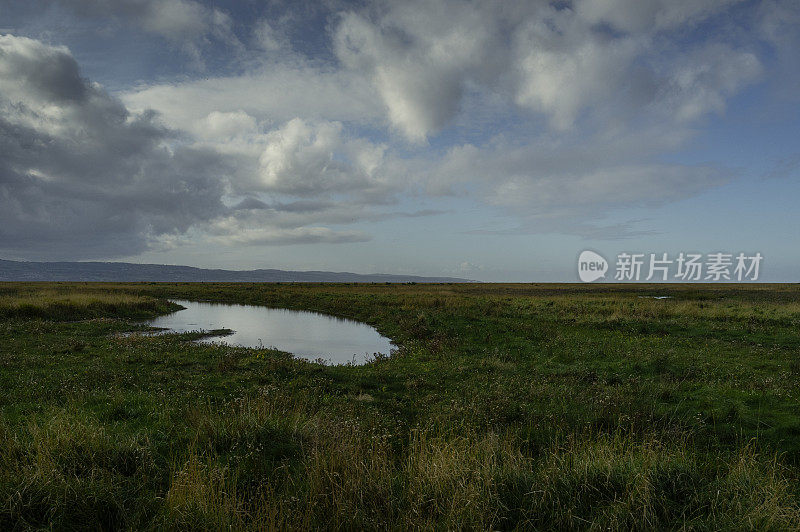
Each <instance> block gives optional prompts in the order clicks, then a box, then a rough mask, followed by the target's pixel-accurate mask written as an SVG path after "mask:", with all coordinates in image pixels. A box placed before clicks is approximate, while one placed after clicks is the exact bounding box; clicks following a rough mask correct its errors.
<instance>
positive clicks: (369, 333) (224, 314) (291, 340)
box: [147, 300, 393, 364]
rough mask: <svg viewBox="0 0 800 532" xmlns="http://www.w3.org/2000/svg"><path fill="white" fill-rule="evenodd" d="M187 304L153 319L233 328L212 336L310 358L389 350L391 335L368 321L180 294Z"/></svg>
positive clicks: (343, 358) (364, 356)
mask: <svg viewBox="0 0 800 532" xmlns="http://www.w3.org/2000/svg"><path fill="white" fill-rule="evenodd" d="M175 302H176V303H178V304H179V305H181V306H184V307H186V309H185V310H179V311H177V312H174V313H172V314H168V315H166V316H160V317H158V318H155V319H153V320H150V321H148V322H147V323H148V325H151V326H153V327H163V328H166V329H170V330H171V331H174V332H188V331H200V330H203V331H210V330H215V329H232V330H233V331H234V333H233V334H232V335H229V336H221V337H209V338H204V339H202V340H200V341H201V342H205V343H212V342H222V343H225V344H228V345H236V346H243V347H256V348H257V347H275V348H277V349H280V350H281V351H288V352H290V353H292V354H294V355H295V356H298V357H302V358H305V359H308V360H317V359H320V358H321V359H323V360H325V361H326V362H328V363H329V364H346V363H348V362H352V363H354V364H363V363H365V362H366V361H367V360H369V359H371V358H373V356H374V354H375V353H381V354H383V355H389V354H390V351H391V349H392V348H393V345H392V344H391V343H390V341H389V339H388V338H386V337H384V336H381V335H380V334H379V333H378V331H376V330H375V329H373V328H372V327H370V326H369V325H367V324H365V323H360V322H357V321H352V320H345V319H341V318H335V317H333V316H327V315H324V314H318V313H316V312H306V311H297V310H287V309H273V308H267V307H259V306H253V305H227V304H220V303H200V302H197V301H183V300H176V301H175Z"/></svg>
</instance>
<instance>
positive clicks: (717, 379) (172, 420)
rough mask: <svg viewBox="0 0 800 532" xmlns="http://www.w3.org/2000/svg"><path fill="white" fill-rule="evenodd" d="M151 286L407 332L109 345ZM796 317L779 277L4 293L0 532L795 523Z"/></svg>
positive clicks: (166, 293)
mask: <svg viewBox="0 0 800 532" xmlns="http://www.w3.org/2000/svg"><path fill="white" fill-rule="evenodd" d="M662 295H667V296H671V298H669V299H653V297H652V296H662ZM167 298H182V299H196V300H213V301H223V302H232V303H247V304H260V305H266V306H273V307H284V308H293V309H305V310H314V311H320V312H325V313H328V314H333V315H336V316H342V317H348V318H354V319H358V320H361V321H364V322H367V323H369V324H371V325H373V326H375V327H376V328H377V329H378V330H379V331H380V332H381V333H383V334H385V335H387V336H389V337H390V338H392V339H393V340H394V341H395V342H396V343H397V344H398V345H399V346H400V347H399V350H398V351H397V353H396V354H395V355H394V356H392V357H390V358H384V359H380V360H376V361H374V362H373V363H370V364H368V365H365V366H322V365H319V364H314V363H310V362H306V361H302V360H296V359H293V358H292V357H291V356H290V355H288V354H287V353H281V352H277V351H273V350H252V349H243V348H232V347H226V346H223V345H200V344H195V343H192V342H190V340H192V339H194V338H197V337H198V336H199V335H198V334H195V333H189V334H173V335H165V336H155V337H148V336H141V335H140V336H136V335H133V336H129V335H123V334H121V333H125V332H129V331H133V330H141V329H142V328H143V326H142V325H139V324H137V322H136V321H135V318H141V317H145V316H154V315H156V314H160V313H165V312H169V311H170V310H173V309H174V307H173V306H172V305H171V304H169V303H168V302H167ZM799 325H800V287H797V286H792V285H747V286H742V285H738V286H736V285H714V286H709V285H704V286H697V285H670V286H664V285H659V286H647V285H634V286H608V285H607V286H603V285H493V284H472V285H458V284H453V285H413V284H409V285H381V284H363V285H346V284H156V283H153V284H120V285H112V284H84V283H74V284H12V283H5V284H3V283H0V530H7V529H12V530H25V529H30V528H34V529H36V528H53V529H76V528H92V529H116V528H133V529H164V528H172V529H219V528H233V529H270V528H301V529H307V528H339V529H409V528H426V529H427V528H431V529H454V528H460V529H462V528H468V529H530V528H538V529H553V528H556V529H608V528H611V529H640V530H652V529H664V528H672V529H699V530H706V529H709V530H710V529H714V530H719V529H744V530H746V529H758V530H797V529H800V482H798V480H800V328H799V327H798V326H799ZM232 326H233V327H235V324H232Z"/></svg>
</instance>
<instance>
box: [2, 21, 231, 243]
mask: <svg viewBox="0 0 800 532" xmlns="http://www.w3.org/2000/svg"><path fill="white" fill-rule="evenodd" d="M0 72H2V73H3V74H4V75H3V76H2V79H0V110H1V111H2V114H0V248H2V249H3V250H5V251H7V252H16V253H29V252H36V253H37V254H39V255H42V256H45V255H52V256H59V257H62V256H65V255H70V256H81V257H86V256H111V255H120V254H135V253H137V252H140V251H142V250H143V249H145V248H146V247H147V246H148V244H149V242H151V241H152V240H153V239H157V238H159V237H160V236H163V235H169V234H173V233H181V232H184V231H186V230H187V229H188V228H189V227H191V226H192V225H193V224H196V223H199V222H204V221H208V220H210V219H213V218H214V217H216V216H220V215H222V214H224V213H225V212H227V208H226V207H225V205H224V203H223V202H222V196H223V194H224V192H225V190H226V186H227V184H226V176H227V175H229V174H230V173H231V168H230V167H229V161H227V160H226V159H225V158H224V157H221V156H220V155H219V154H217V153H215V152H213V151H210V150H202V149H196V148H192V147H187V146H183V145H180V144H176V145H175V146H173V147H171V148H169V147H168V145H169V143H170V141H171V140H172V139H173V137H174V133H173V132H172V131H170V130H168V129H166V128H164V127H163V126H161V125H159V124H157V123H156V121H155V120H154V116H153V114H152V113H144V114H139V115H133V114H131V113H129V112H128V111H127V110H126V109H125V107H124V106H123V105H122V104H121V103H120V102H119V101H117V100H115V99H114V98H112V97H111V96H109V95H108V94H107V93H106V92H105V91H103V89H102V88H100V87H99V86H97V85H95V84H92V83H91V82H89V81H87V80H84V79H82V78H81V77H80V75H79V69H78V66H77V64H76V62H75V60H74V59H73V58H72V57H71V56H70V54H69V53H68V51H66V50H65V49H63V48H54V47H50V46H47V45H44V44H42V43H39V42H38V41H34V40H31V39H25V38H17V37H12V36H0Z"/></svg>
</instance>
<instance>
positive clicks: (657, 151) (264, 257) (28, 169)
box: [0, 0, 800, 282]
mask: <svg viewBox="0 0 800 532" xmlns="http://www.w3.org/2000/svg"><path fill="white" fill-rule="evenodd" d="M798 49H800V4H798V3H797V2H796V1H793V0H766V1H762V2H747V1H741V0H695V1H687V2H682V1H670V0H575V1H559V2H530V1H527V2H508V1H506V2H464V1H456V0H442V1H425V2H355V3H354V2H338V1H326V2H285V3H284V2H256V1H239V2H200V1H196V0H117V1H110V0H35V1H31V2H24V3H23V2H14V1H11V0H0V109H2V113H0V117H2V118H0V257H2V258H8V259H23V260H125V261H131V262H157V263H170V264H190V265H195V266H200V267H217V268H228V269H250V268H283V269H318V270H336V271H344V270H346V271H353V272H361V273H370V272H385V273H405V274H420V275H450V276H461V277H468V278H472V279H478V280H484V281H574V280H576V278H577V276H576V258H577V256H578V254H579V253H580V252H581V251H582V250H584V249H592V250H595V251H598V252H600V253H601V254H602V255H604V256H605V257H607V258H609V260H613V258H614V257H615V256H616V255H617V254H618V253H620V252H625V251H628V252H641V253H648V254H649V253H662V252H667V253H670V254H671V255H673V254H674V255H676V254H677V253H679V252H681V251H685V252H698V253H713V252H719V251H724V252H729V253H738V252H740V251H741V252H746V253H748V254H752V253H756V252H760V253H761V254H762V255H763V256H764V263H763V266H762V267H763V271H762V274H761V278H760V280H765V281H791V282H796V281H800V275H798V273H797V272H798V267H797V264H800V251H799V250H798V247H797V245H796V243H797V236H796V232H797V227H798V226H800V223H799V222H800V210H799V209H798V208H797V207H796V202H797V198H798V197H800V196H799V195H798V192H800V144H798V141H797V138H798V132H800V60H799V59H798V56H797V52H796V50H798Z"/></svg>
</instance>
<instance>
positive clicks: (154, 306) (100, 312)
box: [0, 290, 180, 321]
mask: <svg viewBox="0 0 800 532" xmlns="http://www.w3.org/2000/svg"><path fill="white" fill-rule="evenodd" d="M179 308H180V306H178V305H175V304H173V303H169V302H167V301H163V300H158V299H155V298H152V297H143V296H134V295H130V294H120V293H105V292H97V291H86V292H81V291H77V292H66V293H64V292H63V291H60V290H39V291H35V292H33V293H31V292H30V291H24V292H22V293H20V294H15V295H0V319H11V318H23V319H37V318H38V319H49V320H61V321H67V320H79V319H91V318H100V317H115V318H147V317H152V316H157V315H159V314H164V313H167V312H170V311H174V310H177V309H179Z"/></svg>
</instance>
